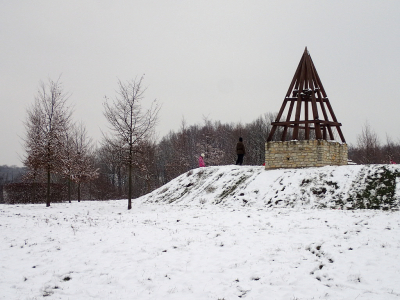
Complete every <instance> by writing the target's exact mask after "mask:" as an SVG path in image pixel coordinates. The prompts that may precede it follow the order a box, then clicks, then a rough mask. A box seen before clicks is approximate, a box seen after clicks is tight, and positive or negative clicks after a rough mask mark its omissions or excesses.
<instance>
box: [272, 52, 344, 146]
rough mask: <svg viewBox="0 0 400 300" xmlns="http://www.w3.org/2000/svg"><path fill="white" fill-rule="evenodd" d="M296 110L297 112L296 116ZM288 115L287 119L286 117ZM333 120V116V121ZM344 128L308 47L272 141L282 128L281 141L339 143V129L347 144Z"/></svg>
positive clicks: (273, 128) (283, 106)
mask: <svg viewBox="0 0 400 300" xmlns="http://www.w3.org/2000/svg"><path fill="white" fill-rule="evenodd" d="M287 104H289V108H288V109H287V110H285V109H286V105H287ZM294 108H295V109H296V111H295V113H294V116H292V113H293V109H294ZM284 113H285V114H286V120H285V119H284V117H283V115H284ZM329 117H331V120H330V119H329ZM281 118H282V120H281ZM302 118H303V119H302ZM340 126H342V124H340V123H338V121H337V120H336V117H335V114H334V112H333V110H332V107H331V105H330V103H329V99H328V96H327V95H326V93H325V90H324V87H323V85H322V82H321V79H320V78H319V76H318V73H317V70H316V68H315V66H314V63H313V61H312V59H311V56H310V53H309V52H308V50H307V47H306V48H305V49H304V54H303V56H302V57H301V59H300V63H299V65H298V67H297V70H296V72H295V74H294V77H293V80H292V83H291V84H290V86H289V89H288V91H287V94H286V97H285V100H284V101H283V104H282V107H281V109H280V111H279V113H278V115H277V117H276V120H275V122H273V123H272V129H271V132H270V135H269V136H268V141H272V139H273V138H274V139H275V140H276V138H277V137H276V136H274V135H275V132H276V129H277V127H280V128H282V131H280V132H279V131H278V132H279V134H281V137H280V138H279V139H280V140H281V141H286V140H335V135H334V129H336V131H337V133H338V134H339V137H340V139H341V141H342V142H343V143H345V142H346V141H345V139H344V136H343V134H342V131H341V129H340ZM278 132H277V134H278ZM290 136H291V137H290Z"/></svg>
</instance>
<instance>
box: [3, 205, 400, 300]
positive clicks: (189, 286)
mask: <svg viewBox="0 0 400 300" xmlns="http://www.w3.org/2000/svg"><path fill="white" fill-rule="evenodd" d="M126 207H127V201H126V200H125V201H107V202H81V203H77V202H74V203H72V204H52V206H51V207H50V208H46V207H45V206H44V205H4V204H2V205H0V298H1V299H43V297H44V299H71V300H72V299H74V300H75V299H214V300H218V299H225V300H230V299H242V298H243V299H289V300H294V299H357V300H361V299H382V300H391V299H400V212H398V211H379V210H357V211H350V210H329V209H325V210H320V209H310V208H306V209H305V208H266V207H256V206H244V207H243V206H239V207H228V206H221V205H207V204H201V203H200V202H199V201H196V203H195V204H193V205H190V206H189V205H178V204H172V205H171V204H170V205H165V204H145V203H141V202H140V201H136V202H134V204H133V209H132V210H131V211H127V209H126Z"/></svg>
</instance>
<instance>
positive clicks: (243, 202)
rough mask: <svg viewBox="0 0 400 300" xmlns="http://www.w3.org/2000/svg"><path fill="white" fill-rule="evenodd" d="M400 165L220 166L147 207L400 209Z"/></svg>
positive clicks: (171, 188) (198, 172)
mask: <svg viewBox="0 0 400 300" xmlns="http://www.w3.org/2000/svg"><path fill="white" fill-rule="evenodd" d="M398 176H400V167H399V166H397V165H351V166H339V167H338V166H326V167H322V168H305V169H280V170H268V171H266V170H265V169H264V168H263V167H254V166H219V167H207V168H198V169H194V170H191V171H189V172H187V173H185V174H182V175H181V176H179V177H177V178H175V179H174V180H172V181H171V182H169V183H168V184H166V185H164V186H162V187H161V188H159V189H157V190H155V191H153V192H152V193H150V194H148V195H145V196H143V197H141V198H140V199H139V200H140V201H143V202H145V203H179V204H206V203H209V204H220V205H227V206H257V207H273V206H274V207H275V206H276V207H288V206H289V207H299V206H301V207H309V208H336V209H356V208H377V209H397V208H398V207H399V197H398V195H397V194H396V177H398Z"/></svg>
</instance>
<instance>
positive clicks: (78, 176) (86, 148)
mask: <svg viewBox="0 0 400 300" xmlns="http://www.w3.org/2000/svg"><path fill="white" fill-rule="evenodd" d="M66 148H67V149H68V155H66V156H67V158H68V159H67V162H68V163H65V164H64V165H65V166H66V167H67V168H65V172H64V173H65V175H66V176H67V178H68V179H69V180H72V181H73V182H75V183H76V184H77V185H78V187H77V190H78V202H80V201H81V184H82V183H84V182H87V181H91V180H93V179H95V178H96V177H97V176H98V170H97V169H95V167H94V159H93V155H94V154H93V141H92V139H91V138H89V137H88V135H87V131H86V128H85V126H84V125H83V123H80V124H79V125H74V126H73V127H72V129H71V134H70V138H69V143H68V147H66Z"/></svg>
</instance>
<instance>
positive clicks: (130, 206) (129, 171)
mask: <svg viewBox="0 0 400 300" xmlns="http://www.w3.org/2000/svg"><path fill="white" fill-rule="evenodd" d="M131 208H132V144H131V145H130V148H129V166H128V210H129V209H131Z"/></svg>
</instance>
